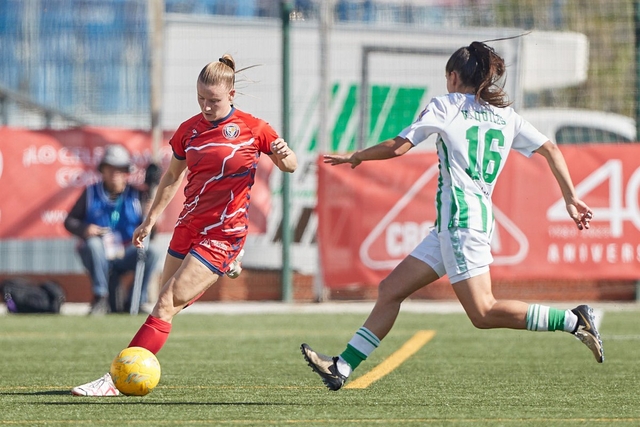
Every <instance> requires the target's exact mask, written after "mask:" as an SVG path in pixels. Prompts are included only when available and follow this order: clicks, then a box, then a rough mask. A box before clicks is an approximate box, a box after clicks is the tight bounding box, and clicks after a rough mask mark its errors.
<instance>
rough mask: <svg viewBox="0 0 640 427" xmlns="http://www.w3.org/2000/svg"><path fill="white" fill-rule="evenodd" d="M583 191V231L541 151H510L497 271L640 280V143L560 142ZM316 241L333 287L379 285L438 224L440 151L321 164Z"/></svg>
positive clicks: (499, 216)
mask: <svg viewBox="0 0 640 427" xmlns="http://www.w3.org/2000/svg"><path fill="white" fill-rule="evenodd" d="M561 148H562V152H563V153H564V155H565V158H566V160H567V163H568V164H569V169H570V171H571V174H572V178H573V180H574V185H575V186H576V191H577V193H578V195H579V197H580V198H582V199H583V200H584V201H585V202H586V203H587V204H589V206H590V207H591V208H592V209H593V212H594V219H593V222H592V223H591V225H592V226H591V228H590V229H589V230H585V231H582V232H581V231H579V230H578V229H577V227H576V226H575V224H574V223H573V221H572V220H571V219H570V218H569V215H568V214H567V212H566V208H565V204H564V201H563V199H562V196H561V193H560V189H559V187H558V185H557V183H556V181H555V179H554V177H553V175H552V173H551V171H550V170H549V167H548V166H547V164H546V161H545V160H544V158H543V157H542V156H539V155H534V156H533V157H532V158H530V159H528V158H526V157H524V156H521V155H520V154H518V153H515V152H514V153H511V155H510V157H509V160H508V161H507V164H506V166H505V169H504V171H503V173H502V175H501V177H500V178H499V180H498V184H497V186H496V189H495V192H494V195H493V202H494V206H495V211H494V216H495V220H496V226H497V228H496V231H495V232H494V236H493V241H492V252H493V256H494V263H493V264H492V266H491V272H492V276H493V277H494V278H498V279H581V278H584V279H638V278H640V204H639V201H638V199H639V196H640V194H639V193H640V166H639V164H638V160H637V159H639V158H640V145H631V144H629V145H588V146H585V145H581V146H562V147H561ZM318 170H319V172H318V208H317V209H318V217H319V226H318V240H319V250H320V256H321V259H322V271H323V272H324V273H323V274H324V280H325V284H326V285H327V286H328V287H330V288H334V289H340V288H344V287H347V286H350V285H353V284H360V285H362V284H364V285H372V286H374V285H377V284H378V282H379V281H380V280H382V279H383V278H384V277H385V276H386V275H387V274H388V273H389V272H390V271H391V270H392V269H393V267H395V266H396V265H397V264H398V263H399V262H400V261H401V260H402V258H404V257H405V256H406V255H407V254H409V253H410V252H411V251H412V250H413V248H414V247H415V246H416V245H417V244H418V243H419V242H420V241H421V240H422V238H423V237H424V236H425V235H426V234H427V233H428V232H429V230H430V227H432V226H433V223H434V220H435V204H434V201H435V191H436V185H437V182H436V181H437V178H438V165H437V157H436V154H435V153H409V154H407V155H405V156H402V157H399V158H396V159H392V160H387V161H380V162H367V163H363V164H361V165H360V166H359V167H358V168H356V169H353V170H352V169H351V168H350V167H349V166H348V165H339V166H329V165H325V164H322V160H321V159H319V166H318Z"/></svg>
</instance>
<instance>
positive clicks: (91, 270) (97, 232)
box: [64, 144, 159, 315]
mask: <svg viewBox="0 0 640 427" xmlns="http://www.w3.org/2000/svg"><path fill="white" fill-rule="evenodd" d="M98 170H99V171H100V174H101V175H102V179H101V180H100V181H99V182H97V183H95V184H92V185H89V186H88V187H86V188H85V190H84V191H83V192H82V194H81V195H80V197H79V198H78V200H77V201H76V203H75V204H74V205H73V207H72V208H71V210H70V211H69V214H68V216H67V218H66V219H65V222H64V226H65V228H66V229H67V230H68V231H69V232H70V233H71V234H73V235H75V236H77V237H79V238H80V239H81V241H80V243H79V245H78V254H79V255H80V259H81V260H82V264H83V265H84V267H85V268H86V269H87V273H88V275H89V277H90V279H91V286H92V291H93V296H94V299H93V302H92V304H91V311H90V314H95V315H98V314H106V313H108V312H118V311H125V310H126V307H125V306H126V304H127V303H126V302H124V301H123V299H124V298H123V297H122V296H121V292H120V291H121V287H120V279H121V277H122V275H123V274H125V273H127V272H130V271H134V270H135V268H136V262H137V258H138V257H137V248H136V247H134V246H133V245H132V244H131V238H132V236H133V231H134V230H135V229H136V227H137V226H138V225H140V223H141V222H142V219H143V209H142V206H144V203H145V202H146V200H148V194H146V193H145V192H141V191H139V190H138V189H136V188H134V187H132V186H131V185H129V183H128V179H129V174H130V172H131V155H130V154H129V151H127V149H126V148H125V147H123V146H122V145H117V144H114V145H108V146H107V147H106V148H105V153H104V157H103V158H102V161H101V162H100V164H99V165H98ZM158 259H159V257H158V253H157V251H155V250H154V249H153V248H152V247H149V248H147V254H146V263H145V269H144V278H143V281H142V293H141V298H140V303H141V304H143V303H145V302H146V300H147V289H148V285H149V280H150V278H151V276H152V275H153V272H154V271H155V270H156V267H157V264H158ZM129 299H130V297H129Z"/></svg>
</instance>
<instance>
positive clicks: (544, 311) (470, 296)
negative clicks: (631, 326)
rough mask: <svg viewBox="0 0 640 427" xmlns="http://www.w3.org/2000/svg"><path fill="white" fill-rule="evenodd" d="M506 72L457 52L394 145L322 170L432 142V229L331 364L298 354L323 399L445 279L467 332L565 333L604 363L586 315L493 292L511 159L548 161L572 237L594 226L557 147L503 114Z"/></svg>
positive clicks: (479, 48)
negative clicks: (442, 84)
mask: <svg viewBox="0 0 640 427" xmlns="http://www.w3.org/2000/svg"><path fill="white" fill-rule="evenodd" d="M504 72H505V64H504V60H503V59H502V58H501V57H500V56H499V55H498V54H497V53H496V52H495V51H494V50H493V49H492V48H491V47H489V46H488V45H486V44H485V43H483V42H473V43H471V44H470V45H469V46H465V47H462V48H460V49H458V50H457V51H456V52H455V53H454V54H453V55H452V56H451V57H450V58H449V61H448V62H447V65H446V79H447V91H448V92H449V94H448V95H445V96H440V97H437V98H434V99H433V100H431V102H430V103H429V104H428V105H427V107H426V108H425V109H424V111H422V113H421V114H420V116H419V117H418V119H417V120H416V121H415V122H414V123H413V124H412V125H411V126H409V127H407V128H406V129H404V130H403V131H402V132H401V133H400V134H399V135H398V136H397V137H395V138H393V139H390V140H387V141H383V142H381V143H380V144H378V145H375V146H372V147H369V148H366V149H364V150H361V151H358V152H356V153H353V154H351V155H346V156H342V155H325V156H324V162H325V163H328V164H330V165H339V164H342V163H348V164H350V165H351V167H352V168H355V167H356V166H358V165H359V164H360V163H362V162H363V161H368V160H384V159H389V158H393V157H397V156H401V155H403V154H405V153H406V152H408V151H409V150H410V149H411V148H412V147H414V146H415V145H417V144H419V143H420V142H422V141H424V140H425V139H426V138H427V137H428V136H429V135H431V134H433V133H437V134H438V139H437V143H436V147H437V152H438V161H439V166H440V167H439V169H440V174H439V177H438V190H437V193H436V223H435V227H434V228H433V229H432V231H431V233H430V234H429V235H428V236H427V237H426V238H425V239H424V240H423V241H422V242H421V243H420V244H419V245H418V247H416V248H415V249H414V251H413V252H412V253H411V254H410V255H409V256H407V257H406V258H405V259H404V260H403V261H402V262H401V263H400V264H399V265H398V266H397V267H396V268H395V269H394V270H393V271H392V272H391V273H390V274H389V276H387V277H386V278H385V279H384V280H383V281H382V282H381V283H380V285H379V288H378V298H377V301H376V304H375V306H374V308H373V310H372V312H371V314H370V315H369V317H368V318H367V320H366V322H365V323H364V325H363V326H362V327H361V328H360V329H359V330H358V331H357V332H356V333H355V334H354V336H353V338H352V339H351V340H350V341H349V343H348V344H347V347H346V349H345V350H344V351H343V352H342V353H341V354H340V355H339V356H336V357H329V356H325V355H323V354H320V353H317V352H315V351H314V350H312V349H311V347H309V346H308V345H307V344H302V346H301V350H302V354H303V356H304V357H305V359H306V361H307V363H308V364H309V366H311V368H312V369H313V370H314V371H315V372H316V373H317V374H318V375H320V377H321V379H322V380H323V382H324V383H325V385H326V386H327V387H328V388H329V389H331V390H338V389H340V388H341V387H342V385H343V384H344V382H345V381H346V380H347V378H348V376H349V375H350V374H351V372H352V370H353V369H355V368H356V367H357V366H358V365H359V364H360V363H361V362H362V361H363V360H365V359H366V358H367V357H368V356H369V354H371V352H372V351H373V350H375V349H376V348H377V347H378V345H379V344H380V341H381V340H382V339H383V338H384V337H385V336H386V335H387V334H388V333H389V331H390V330H391V328H392V327H393V324H394V322H395V320H396V317H397V316H398V312H399V310H400V305H401V303H402V302H403V301H404V300H405V299H406V298H407V297H409V296H410V295H411V294H412V293H414V292H415V291H417V290H418V289H420V288H422V287H424V286H426V285H428V284H430V283H432V282H433V281H435V280H437V279H438V278H440V277H442V276H444V275H445V274H447V275H448V276H449V280H450V282H451V284H452V286H453V289H454V291H455V293H456V296H457V297H458V300H459V301H460V303H461V304H462V306H463V307H464V310H465V311H466V313H467V315H468V316H469V319H470V320H471V322H472V323H473V325H474V326H475V327H477V328H480V329H490V328H511V329H528V330H531V331H556V330H561V331H565V332H569V333H571V334H573V335H575V336H576V337H577V338H579V339H580V340H581V341H582V342H583V343H584V344H586V345H587V347H589V349H591V351H592V352H593V354H594V356H595V358H596V360H597V361H598V362H599V363H602V362H603V361H604V353H603V348H602V341H601V339H600V336H599V334H598V331H597V330H596V326H595V323H594V319H593V313H592V309H591V308H590V307H589V306H587V305H580V306H578V307H576V308H575V309H573V310H558V309H555V308H551V307H547V306H543V305H539V304H527V303H524V302H520V301H497V300H496V299H495V298H494V296H493V293H492V291H491V276H490V272H489V264H491V262H492V261H493V257H492V255H491V247H490V242H491V235H492V232H493V227H494V220H493V213H492V202H491V194H492V192H493V189H494V185H495V183H496V180H497V178H498V176H499V175H500V172H501V170H502V168H503V167H504V164H505V161H506V160H507V156H508V154H509V152H510V150H511V149H514V150H516V151H518V152H520V153H522V154H524V155H525V156H528V157H529V156H532V155H533V154H534V153H538V154H540V155H542V156H543V157H544V158H545V159H546V160H547V163H548V165H549V168H550V169H551V172H552V173H553V175H554V177H555V178H556V180H557V182H558V185H559V186H560V189H561V191H562V196H563V198H564V200H565V202H566V208H567V212H568V213H569V216H570V217H571V218H572V219H573V220H574V221H575V223H576V226H577V227H578V229H579V230H583V229H585V228H589V222H590V221H591V218H592V212H591V209H589V207H588V206H587V205H586V204H585V203H584V202H583V201H582V200H580V199H579V198H578V197H577V195H576V192H575V189H574V186H573V183H572V181H571V177H570V175H569V171H568V169H567V165H566V163H565V160H564V157H563V156H562V153H561V152H560V150H559V149H558V147H557V146H556V145H555V144H554V143H553V142H551V141H549V139H548V138H547V137H545V136H544V135H542V134H541V133H540V132H539V131H537V130H536V129H535V128H534V127H533V126H532V125H531V124H529V123H528V122H526V121H525V120H524V119H523V118H522V117H520V116H519V115H518V114H517V113H516V112H515V111H514V110H513V108H511V107H509V104H510V102H509V101H508V100H507V96H506V93H505V92H504V91H503V89H502V87H500V86H498V84H497V83H498V81H499V80H500V79H501V77H502V76H503V75H504Z"/></svg>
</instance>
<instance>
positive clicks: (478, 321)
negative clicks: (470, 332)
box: [469, 313, 493, 329]
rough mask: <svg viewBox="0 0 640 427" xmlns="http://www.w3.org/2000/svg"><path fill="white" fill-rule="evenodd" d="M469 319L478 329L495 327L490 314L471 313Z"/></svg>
mask: <svg viewBox="0 0 640 427" xmlns="http://www.w3.org/2000/svg"><path fill="white" fill-rule="evenodd" d="M469 320H471V324H472V325H473V326H474V327H476V328H477V329H491V328H492V327H493V325H492V323H491V322H490V320H489V318H488V316H486V315H482V314H481V313H475V314H473V315H471V314H469Z"/></svg>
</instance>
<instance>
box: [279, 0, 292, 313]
mask: <svg viewBox="0 0 640 427" xmlns="http://www.w3.org/2000/svg"><path fill="white" fill-rule="evenodd" d="M281 5H282V8H281V9H282V137H283V138H284V140H285V141H287V142H289V136H290V135H291V132H290V129H289V115H290V114H289V111H290V105H289V102H290V100H289V97H290V69H289V60H290V53H291V52H290V50H291V49H290V46H289V27H290V21H289V16H290V15H291V13H292V12H293V2H292V1H290V0H282V3H281ZM290 196H291V190H290V181H289V174H288V173H284V174H282V301H284V302H291V301H292V300H293V272H292V271H291V259H290V249H291V226H290V224H289V223H290V218H289V210H290V208H291V207H290V205H291V201H290Z"/></svg>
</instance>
